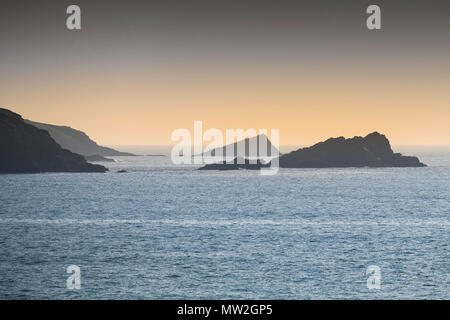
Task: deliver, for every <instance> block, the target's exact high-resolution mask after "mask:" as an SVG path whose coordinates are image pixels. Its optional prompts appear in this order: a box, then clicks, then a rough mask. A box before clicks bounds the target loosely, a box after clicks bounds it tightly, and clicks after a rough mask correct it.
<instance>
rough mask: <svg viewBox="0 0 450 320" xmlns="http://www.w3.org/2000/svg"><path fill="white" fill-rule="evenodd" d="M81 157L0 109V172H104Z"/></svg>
mask: <svg viewBox="0 0 450 320" xmlns="http://www.w3.org/2000/svg"><path fill="white" fill-rule="evenodd" d="M107 170H108V169H106V168H105V167H103V166H100V165H95V164H91V163H88V162H87V161H86V160H85V159H84V158H83V156H81V155H79V154H76V153H72V152H70V151H69V150H65V149H63V148H61V146H60V145H59V144H57V143H56V142H55V140H53V139H52V138H51V137H50V134H49V133H48V132H47V131H45V130H42V129H38V128H36V127H34V126H32V125H30V124H27V123H25V122H24V120H23V119H22V117H21V116H20V115H18V114H16V113H14V112H12V111H9V110H7V109H2V108H0V173H37V172H105V171H107Z"/></svg>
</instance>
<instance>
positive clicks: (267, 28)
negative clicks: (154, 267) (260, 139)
mask: <svg viewBox="0 0 450 320" xmlns="http://www.w3.org/2000/svg"><path fill="white" fill-rule="evenodd" d="M70 4H77V5H79V6H80V8H81V19H82V22H81V26H82V29H81V30H75V31H69V30H67V28H66V18H67V17H68V15H67V14H66V8H67V6H68V5H70ZM370 4H377V5H379V6H380V8H381V25H382V28H381V30H368V29H367V27H366V19H367V17H368V14H366V8H367V7H368V6H369V5H370ZM0 107H6V108H9V109H11V110H12V111H14V112H17V113H19V114H21V115H22V116H23V117H24V118H26V119H30V120H33V121H39V122H45V123H51V124H58V125H68V126H71V127H73V128H76V129H79V130H82V131H84V132H86V133H87V134H88V135H89V136H90V137H91V138H92V139H94V140H95V141H97V142H98V143H100V144H104V145H167V144H170V143H171V141H170V136H171V133H172V132H173V131H174V130H175V129H178V128H186V129H188V130H191V131H193V122H194V120H202V121H203V127H204V129H208V128H218V129H220V130H225V129H227V128H228V129H233V128H243V129H250V128H254V129H269V130H270V129H279V136H280V144H282V145H308V144H312V143H315V142H318V141H321V140H324V139H326V138H328V137H335V136H345V137H353V136H355V135H363V136H364V135H366V134H368V133H370V132H373V131H379V132H381V133H384V134H386V135H387V137H388V138H389V139H390V141H391V143H392V144H396V145H450V125H449V123H450V2H448V1H432V0H431V1H402V0H398V1H373V2H372V1H345V0H343V1H323V0H316V1H264V0H260V1H248V0H240V1H171V0H169V1H168V0H165V1H158V2H157V1H92V0H91V1H76V0H71V1H65V0H54V1H45V0H43V1H22V0H15V1H10V0H2V1H1V2H0Z"/></svg>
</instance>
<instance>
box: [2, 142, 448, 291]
mask: <svg viewBox="0 0 450 320" xmlns="http://www.w3.org/2000/svg"><path fill="white" fill-rule="evenodd" d="M398 149H399V148H397V150H396V151H401V152H402V153H404V154H407V155H416V156H418V157H419V159H420V160H421V161H422V162H424V163H426V164H427V165H428V166H427V167H424V168H340V169H338V168H326V169H280V170H279V172H278V174H276V175H271V176H270V175H269V176H268V175H261V174H260V172H259V171H254V170H239V171H199V170H197V168H198V165H174V164H172V162H171V160H170V157H169V156H168V155H169V154H170V151H167V150H165V151H164V150H163V151H161V150H159V151H160V152H158V153H162V154H165V155H166V156H152V155H149V154H151V153H154V150H151V148H150V147H149V148H147V149H145V148H143V147H140V149H139V150H138V151H139V152H140V154H143V155H142V156H136V157H113V158H114V159H115V160H116V162H114V163H103V164H104V165H105V166H106V167H108V168H109V172H107V173H44V174H14V175H9V174H6V175H0V299H450V245H449V244H450V147H427V148H425V147H403V148H400V150H398ZM124 151H133V150H132V148H131V147H129V148H128V150H124ZM119 170H126V172H124V173H118V172H117V171H119ZM69 266H76V267H75V269H76V271H73V270H74V269H73V268H74V267H70V268H69ZM74 279H75V280H74ZM77 281H78V282H77Z"/></svg>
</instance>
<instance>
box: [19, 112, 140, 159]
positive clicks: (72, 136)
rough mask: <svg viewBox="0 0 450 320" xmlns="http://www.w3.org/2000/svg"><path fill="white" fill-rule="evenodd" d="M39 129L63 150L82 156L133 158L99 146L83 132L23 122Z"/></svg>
mask: <svg viewBox="0 0 450 320" xmlns="http://www.w3.org/2000/svg"><path fill="white" fill-rule="evenodd" d="M25 122H26V123H28V124H31V125H33V126H35V127H36V128H39V129H44V130H46V131H48V132H49V133H50V136H51V137H52V138H53V139H54V140H55V141H56V142H57V143H58V144H59V145H60V146H61V147H63V148H64V149H67V150H70V151H72V152H75V153H78V154H81V155H83V156H91V155H99V156H103V157H108V156H109V157H112V156H134V154H132V153H128V152H120V151H117V150H114V149H111V148H107V147H102V146H99V145H98V144H97V143H96V142H95V141H93V140H91V139H90V138H89V137H88V136H87V135H86V134H85V133H84V132H82V131H79V130H75V129H72V128H70V127H66V126H55V125H52V124H45V123H39V122H34V121H30V120H25Z"/></svg>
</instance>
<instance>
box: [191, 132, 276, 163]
mask: <svg viewBox="0 0 450 320" xmlns="http://www.w3.org/2000/svg"><path fill="white" fill-rule="evenodd" d="M263 143H265V144H266V148H267V149H266V150H265V152H264V150H260V146H262V145H263ZM250 146H253V147H252V148H255V149H254V150H250ZM227 150H229V151H231V154H227ZM240 150H244V151H243V154H239V153H238V151H240ZM279 155H280V152H279V150H278V149H277V148H275V147H274V146H273V145H272V143H271V142H270V140H269V138H267V136H266V135H265V134H260V135H257V136H254V137H251V138H246V139H243V140H240V141H238V142H235V143H232V144H228V145H226V146H224V147H219V148H215V149H212V150H209V151H206V152H204V153H202V154H201V155H196V156H203V157H218V156H223V157H228V158H229V159H230V158H232V157H242V158H251V159H253V158H261V157H266V156H269V157H271V156H275V157H277V156H279Z"/></svg>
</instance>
